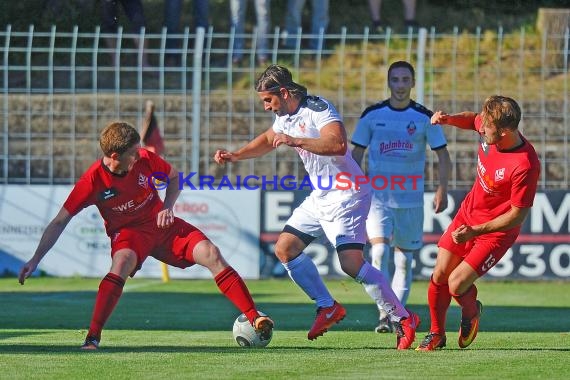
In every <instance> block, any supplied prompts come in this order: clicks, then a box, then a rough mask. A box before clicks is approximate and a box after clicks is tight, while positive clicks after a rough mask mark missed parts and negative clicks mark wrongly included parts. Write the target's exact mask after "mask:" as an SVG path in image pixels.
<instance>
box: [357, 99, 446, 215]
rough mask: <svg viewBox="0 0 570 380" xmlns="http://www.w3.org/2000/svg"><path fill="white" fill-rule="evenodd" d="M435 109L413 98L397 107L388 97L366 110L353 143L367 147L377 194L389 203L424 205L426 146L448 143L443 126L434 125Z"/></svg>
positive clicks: (390, 205) (369, 166)
mask: <svg viewBox="0 0 570 380" xmlns="http://www.w3.org/2000/svg"><path fill="white" fill-rule="evenodd" d="M432 114H433V112H431V111H430V110H428V109H427V108H425V107H424V106H422V105H421V104H419V103H416V102H414V101H413V100H411V101H410V104H409V105H408V107H406V108H403V109H396V108H393V107H391V106H390V103H389V100H385V101H383V102H381V103H377V104H375V105H373V106H370V107H368V108H366V109H365V110H364V112H363V113H362V116H361V117H360V120H359V121H358V124H357V125H356V129H355V131H354V134H353V136H352V143H353V144H354V145H357V146H360V147H362V148H368V175H369V177H370V178H371V179H373V191H374V194H375V196H376V197H377V198H378V199H379V200H380V201H381V202H382V203H383V204H384V205H386V206H388V207H394V208H411V207H422V206H423V194H424V170H425V159H426V146H427V145H429V146H430V148H431V149H432V150H437V149H440V148H443V147H445V146H447V140H446V139H445V134H444V133H443V129H442V128H441V126H440V125H431V122H430V118H431V116H432Z"/></svg>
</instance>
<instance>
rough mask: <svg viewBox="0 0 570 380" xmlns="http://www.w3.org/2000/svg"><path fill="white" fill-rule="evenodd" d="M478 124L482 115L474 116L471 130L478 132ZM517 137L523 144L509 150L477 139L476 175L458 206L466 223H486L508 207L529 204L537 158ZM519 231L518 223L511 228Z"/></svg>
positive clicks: (525, 143)
mask: <svg viewBox="0 0 570 380" xmlns="http://www.w3.org/2000/svg"><path fill="white" fill-rule="evenodd" d="M480 125H481V118H480V117H479V115H477V117H476V118H475V122H474V125H473V127H474V130H476V131H478V130H479V128H480ZM519 135H520V134H519ZM520 137H521V139H522V141H523V144H522V145H520V146H518V147H516V148H514V149H512V150H508V151H499V150H497V146H496V145H487V144H486V143H485V142H484V140H483V139H481V140H480V144H479V152H478V157H477V178H476V179H475V183H474V184H473V188H472V189H471V191H470V192H469V193H468V194H467V196H466V197H465V199H464V200H463V202H462V203H461V208H460V212H462V213H463V216H464V217H465V220H466V222H467V224H468V225H477V224H481V223H485V222H488V221H490V220H492V219H494V218H496V217H498V216H500V215H502V214H504V213H506V212H507V211H509V210H510V209H511V206H515V207H519V208H527V207H531V206H532V203H533V201H534V196H535V194H536V188H537V186H538V177H539V175H540V161H539V160H538V156H537V154H536V152H535V150H534V148H533V146H532V145H531V144H530V143H529V142H528V141H527V140H526V139H525V138H524V137H523V136H522V135H520ZM519 230H520V226H518V227H515V228H513V232H514V231H519Z"/></svg>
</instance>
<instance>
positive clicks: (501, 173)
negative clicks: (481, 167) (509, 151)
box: [495, 168, 505, 182]
mask: <svg viewBox="0 0 570 380" xmlns="http://www.w3.org/2000/svg"><path fill="white" fill-rule="evenodd" d="M503 179H505V168H501V169H497V170H495V182H497V181H501V180H503Z"/></svg>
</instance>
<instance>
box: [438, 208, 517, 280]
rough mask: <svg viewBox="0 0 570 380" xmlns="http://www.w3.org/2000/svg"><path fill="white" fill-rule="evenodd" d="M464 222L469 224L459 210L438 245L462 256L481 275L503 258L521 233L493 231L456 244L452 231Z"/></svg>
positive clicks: (515, 231)
mask: <svg viewBox="0 0 570 380" xmlns="http://www.w3.org/2000/svg"><path fill="white" fill-rule="evenodd" d="M463 224H467V222H465V219H464V218H463V216H462V214H461V212H459V213H458V214H457V215H456V216H455V218H453V221H452V222H451V224H450V225H449V227H447V230H445V232H444V233H443V235H442V236H441V238H440V239H439V242H438V243H437V245H438V246H439V247H441V248H444V249H447V250H448V251H450V252H451V253H453V254H454V255H456V256H459V257H462V258H463V260H465V262H466V263H467V264H469V266H471V267H472V268H473V269H474V270H475V271H476V272H477V274H479V277H481V276H483V275H484V274H485V273H487V272H488V271H489V269H491V268H492V267H494V266H495V265H496V264H497V263H498V262H499V260H501V258H502V257H503V256H504V255H505V253H507V251H508V250H509V248H511V247H512V246H513V244H514V243H515V240H517V237H518V235H519V229H515V230H511V231H507V232H493V233H489V234H485V235H481V236H477V237H476V238H474V239H471V240H469V241H468V242H466V243H463V244H455V243H454V242H453V239H452V238H451V233H452V232H453V231H455V230H456V229H457V228H459V226H461V225H463Z"/></svg>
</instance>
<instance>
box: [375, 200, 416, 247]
mask: <svg viewBox="0 0 570 380" xmlns="http://www.w3.org/2000/svg"><path fill="white" fill-rule="evenodd" d="M366 232H367V234H368V238H369V239H373V238H388V239H391V244H392V245H393V246H396V247H399V248H402V249H405V250H417V249H420V248H421V247H422V245H423V234H424V208H423V207H412V208H392V207H387V206H384V204H382V203H381V202H380V201H379V200H378V199H377V198H376V197H372V204H371V205H370V212H369V213H368V221H367V222H366Z"/></svg>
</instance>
